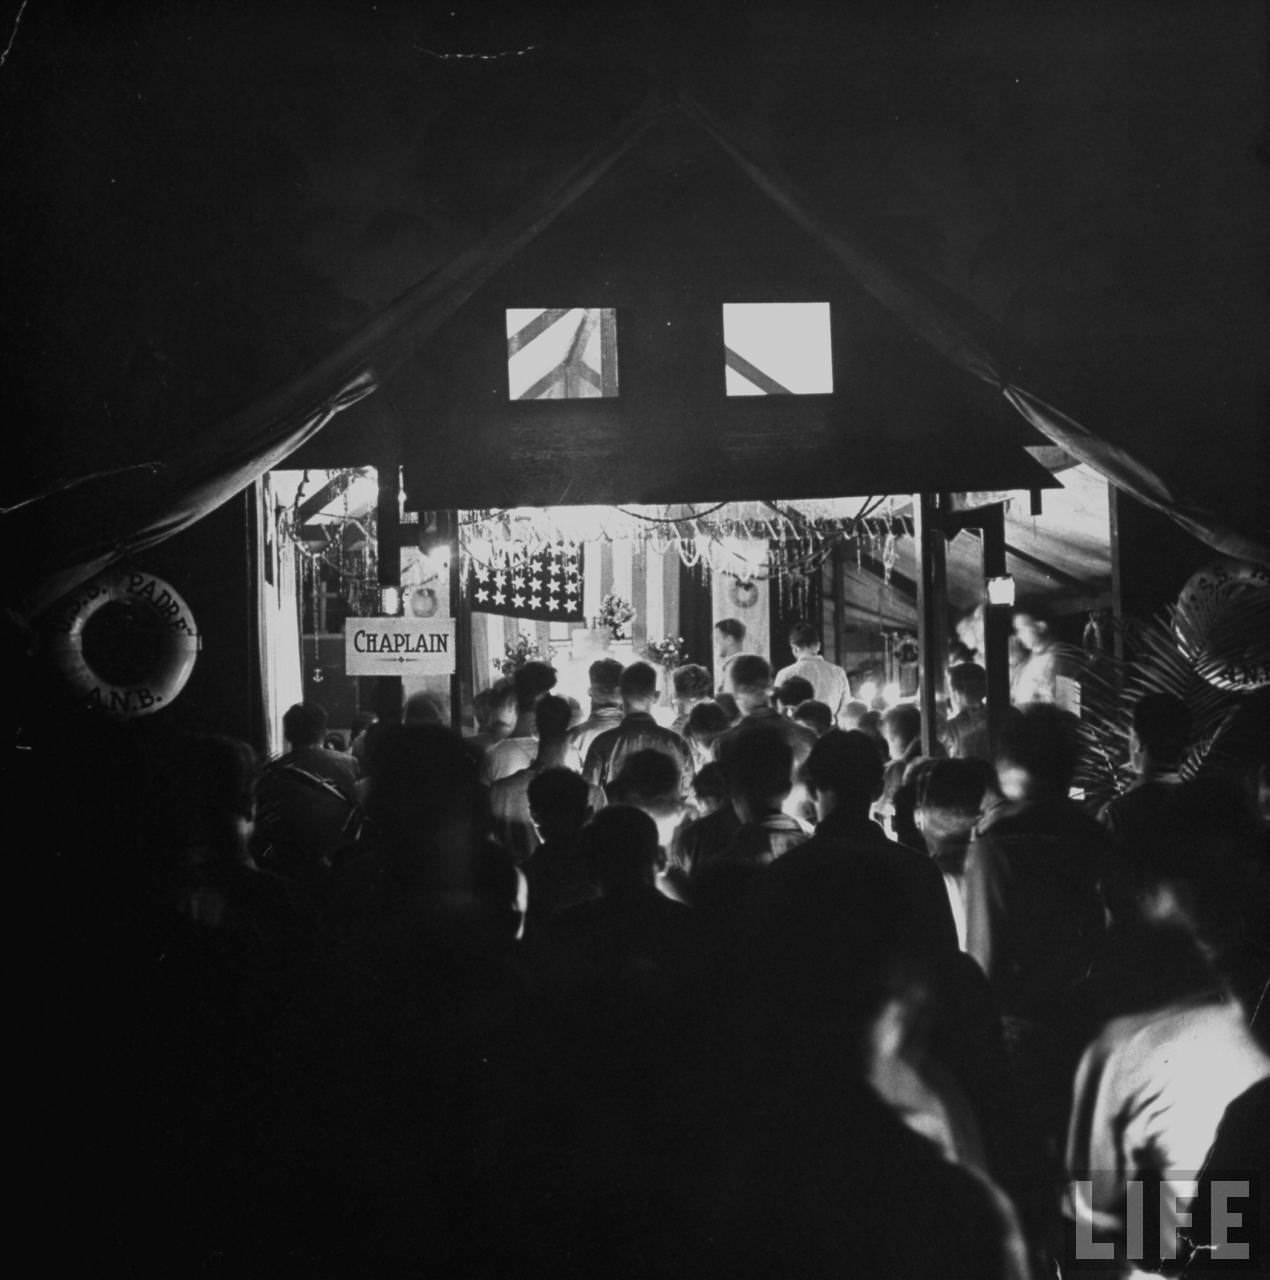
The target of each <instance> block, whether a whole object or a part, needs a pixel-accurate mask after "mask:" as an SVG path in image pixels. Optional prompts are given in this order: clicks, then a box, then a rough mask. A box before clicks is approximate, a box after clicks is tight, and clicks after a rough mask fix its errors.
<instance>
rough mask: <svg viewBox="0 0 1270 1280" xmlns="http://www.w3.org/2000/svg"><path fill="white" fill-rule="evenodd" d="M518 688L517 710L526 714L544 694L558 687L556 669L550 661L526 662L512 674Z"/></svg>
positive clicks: (520, 713)
mask: <svg viewBox="0 0 1270 1280" xmlns="http://www.w3.org/2000/svg"><path fill="white" fill-rule="evenodd" d="M512 686H513V688H514V689H515V690H516V711H517V713H518V714H519V715H524V714H525V713H526V712H528V711H532V710H533V709H534V704H535V703H536V702H537V701H538V699H539V698H541V697H542V695H543V694H544V693H546V692H548V690H550V689H554V688H555V687H556V669H555V667H553V666H552V665H551V664H550V663H549V662H534V661H531V662H526V663H525V664H524V665H523V666H521V667H517V668H516V671H515V672H514V674H513V675H512Z"/></svg>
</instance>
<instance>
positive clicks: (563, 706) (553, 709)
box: [534, 693, 573, 742]
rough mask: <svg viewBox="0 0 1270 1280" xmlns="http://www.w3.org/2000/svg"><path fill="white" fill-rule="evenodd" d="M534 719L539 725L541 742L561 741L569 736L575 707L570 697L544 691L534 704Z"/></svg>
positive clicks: (539, 739)
mask: <svg viewBox="0 0 1270 1280" xmlns="http://www.w3.org/2000/svg"><path fill="white" fill-rule="evenodd" d="M534 720H535V723H536V724H537V727H538V741H539V742H560V741H561V740H563V739H564V738H567V737H568V736H569V725H570V723H571V722H572V720H573V707H572V706H571V705H570V703H569V699H568V698H558V697H556V695H555V694H554V693H544V694H543V695H542V697H541V698H539V699H538V701H537V703H536V704H535V705H534Z"/></svg>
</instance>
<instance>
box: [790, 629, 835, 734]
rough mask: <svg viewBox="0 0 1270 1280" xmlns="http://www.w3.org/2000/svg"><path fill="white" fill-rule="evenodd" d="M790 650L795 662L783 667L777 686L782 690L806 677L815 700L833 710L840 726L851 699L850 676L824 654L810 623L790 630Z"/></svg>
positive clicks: (818, 638)
mask: <svg viewBox="0 0 1270 1280" xmlns="http://www.w3.org/2000/svg"><path fill="white" fill-rule="evenodd" d="M789 647H790V648H791V649H792V650H793V651H794V662H793V663H792V664H791V665H790V666H788V667H782V668H781V670H780V671H778V672H777V673H776V679H775V681H774V682H773V683H774V684H775V685H776V687H777V688H778V689H779V688H780V686H781V685H783V684H784V683H785V681H786V680H788V679H789V678H790V676H802V678H803V679H804V680H808V681H810V682H811V687H812V690H813V693H812V697H813V698H815V700H816V701H817V702H823V703H824V704H825V705H826V706H827V707H828V708H829V710H830V711H831V712H832V713H833V718H834V723H835V724H838V723H840V722H841V717H842V712H843V708H844V707H846V705H847V702H848V701H849V700H850V698H851V685H850V684H849V683H848V681H847V673H846V672H845V671H844V670H843V669H842V668H841V667H839V666H837V665H835V664H834V663H832V662H830V661H829V660H828V659H827V658H826V657H825V656H824V654H822V653H821V652H820V647H821V646H820V637H819V636H818V635H817V634H816V628H815V627H813V626H812V625H811V623H810V622H796V623H795V624H794V625H793V626H792V627H791V628H790V629H789Z"/></svg>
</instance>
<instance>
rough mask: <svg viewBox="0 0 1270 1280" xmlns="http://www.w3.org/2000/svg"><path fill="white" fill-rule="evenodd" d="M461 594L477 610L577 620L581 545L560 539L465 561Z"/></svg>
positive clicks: (579, 613) (546, 619)
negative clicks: (538, 548)
mask: <svg viewBox="0 0 1270 1280" xmlns="http://www.w3.org/2000/svg"><path fill="white" fill-rule="evenodd" d="M467 598H468V600H469V601H470V602H471V606H472V608H473V609H475V610H477V611H478V612H481V613H498V614H503V615H504V616H506V617H512V618H529V619H532V620H533V621H537V622H582V621H584V617H583V613H582V548H581V547H580V546H569V545H567V544H563V543H560V544H556V545H555V546H549V547H545V548H543V550H541V551H534V552H525V553H522V554H519V555H512V556H508V557H507V558H506V559H505V560H504V559H501V558H497V559H495V560H493V561H492V562H490V563H487V564H485V563H479V562H477V561H475V560H472V561H469V562H468V570H467Z"/></svg>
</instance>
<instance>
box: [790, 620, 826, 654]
mask: <svg viewBox="0 0 1270 1280" xmlns="http://www.w3.org/2000/svg"><path fill="white" fill-rule="evenodd" d="M819 643H820V632H819V631H817V630H816V628H815V627H813V626H812V625H811V623H810V622H795V623H794V625H793V626H792V627H790V629H789V647H790V648H791V649H812V648H815V646H816V645H818V644H819Z"/></svg>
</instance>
